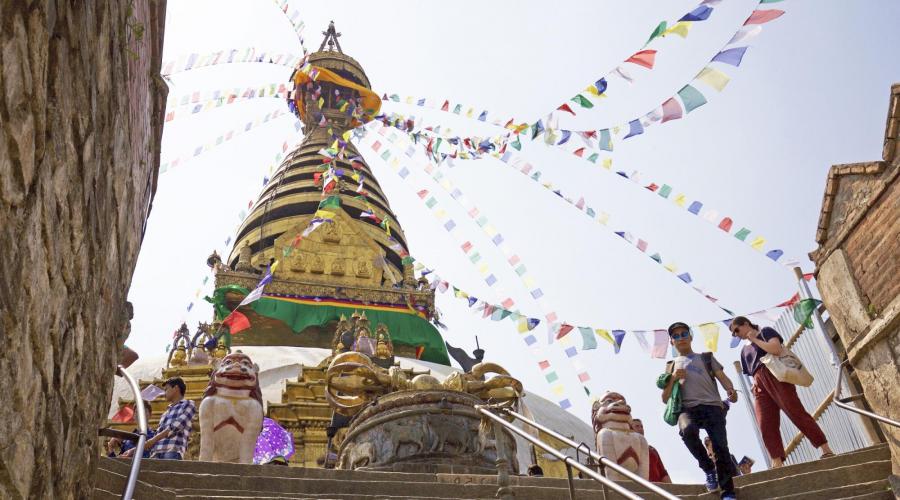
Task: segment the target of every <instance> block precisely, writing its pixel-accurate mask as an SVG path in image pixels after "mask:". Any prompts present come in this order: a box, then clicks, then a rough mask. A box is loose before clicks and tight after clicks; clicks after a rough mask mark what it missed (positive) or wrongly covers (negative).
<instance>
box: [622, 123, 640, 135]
mask: <svg viewBox="0 0 900 500" xmlns="http://www.w3.org/2000/svg"><path fill="white" fill-rule="evenodd" d="M628 127H629V130H628V135H626V136H625V137H623V138H622V139H628V138H629V137H634V136H636V135H641V134H643V133H644V127H643V125H641V122H640V120H631V121H630V122H628Z"/></svg>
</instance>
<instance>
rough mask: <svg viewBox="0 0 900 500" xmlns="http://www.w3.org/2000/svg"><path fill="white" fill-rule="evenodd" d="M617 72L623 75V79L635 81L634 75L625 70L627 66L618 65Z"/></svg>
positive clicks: (630, 81) (629, 81)
mask: <svg viewBox="0 0 900 500" xmlns="http://www.w3.org/2000/svg"><path fill="white" fill-rule="evenodd" d="M615 73H616V74H617V75H619V76H620V77H622V79H623V80H625V81H626V82H628V83H634V78H632V76H631V75H630V74H629V73H628V72H627V71H625V68H623V67H621V66H618V67H617V68H616V70H615Z"/></svg>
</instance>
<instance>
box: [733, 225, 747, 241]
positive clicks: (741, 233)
mask: <svg viewBox="0 0 900 500" xmlns="http://www.w3.org/2000/svg"><path fill="white" fill-rule="evenodd" d="M749 234H750V230H749V229H747V228H746V227H742V228H741V230H740V231H738V232H736V233H734V237H735V238H737V239H739V240H741V241H744V240H746V239H747V236H748V235H749Z"/></svg>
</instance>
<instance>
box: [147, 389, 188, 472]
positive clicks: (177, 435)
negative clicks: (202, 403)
mask: <svg viewBox="0 0 900 500" xmlns="http://www.w3.org/2000/svg"><path fill="white" fill-rule="evenodd" d="M163 388H164V389H165V390H166V401H168V402H169V407H168V408H167V409H166V412H165V413H163V416H162V418H161V419H160V420H159V429H158V430H157V434H156V436H153V438H152V439H150V440H148V441H147V448H149V449H150V458H157V459H162V460H166V459H168V460H181V459H182V458H184V452H185V450H186V449H187V445H188V440H189V439H190V437H191V431H192V430H193V427H194V423H193V419H194V414H195V413H197V407H196V406H195V405H194V402H193V401H191V400H189V399H184V391H185V390H186V388H187V387H186V386H185V384H184V380H182V379H181V377H172V378H170V379H169V380H166V383H165V384H164V385H163Z"/></svg>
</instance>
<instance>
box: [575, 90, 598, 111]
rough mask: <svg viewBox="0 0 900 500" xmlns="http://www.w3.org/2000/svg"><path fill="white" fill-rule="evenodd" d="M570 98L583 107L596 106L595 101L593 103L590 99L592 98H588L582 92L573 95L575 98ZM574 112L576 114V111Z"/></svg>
mask: <svg viewBox="0 0 900 500" xmlns="http://www.w3.org/2000/svg"><path fill="white" fill-rule="evenodd" d="M570 100H571V101H573V102H575V103H576V104H578V105H579V106H581V107H582V108H587V109H590V108H593V107H594V103H592V102H591V101H590V99H588V98H587V97H585V96H583V95H581V94H578V95H576V96H575V97H573V98H572V99H570ZM572 114H575V113H572Z"/></svg>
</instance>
